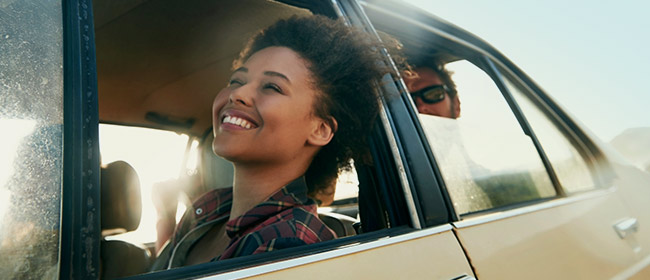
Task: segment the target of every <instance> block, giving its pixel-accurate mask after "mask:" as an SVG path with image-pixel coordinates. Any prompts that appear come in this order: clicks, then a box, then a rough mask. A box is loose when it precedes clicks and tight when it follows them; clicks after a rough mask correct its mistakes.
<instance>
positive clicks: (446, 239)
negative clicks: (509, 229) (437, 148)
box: [206, 225, 473, 280]
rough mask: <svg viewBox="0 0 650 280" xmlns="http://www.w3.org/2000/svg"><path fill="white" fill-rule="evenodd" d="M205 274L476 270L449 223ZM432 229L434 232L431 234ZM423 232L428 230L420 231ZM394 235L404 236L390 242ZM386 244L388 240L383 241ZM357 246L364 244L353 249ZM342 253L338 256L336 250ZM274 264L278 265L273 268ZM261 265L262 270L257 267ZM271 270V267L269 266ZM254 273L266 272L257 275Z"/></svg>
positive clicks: (358, 275) (378, 275)
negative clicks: (240, 268) (258, 264)
mask: <svg viewBox="0 0 650 280" xmlns="http://www.w3.org/2000/svg"><path fill="white" fill-rule="evenodd" d="M438 228H444V230H443V231H441V232H436V228H432V229H425V230H420V231H415V232H414V233H409V234H405V235H400V236H396V237H389V238H385V239H380V240H377V241H373V242H368V243H364V244H355V245H353V246H350V247H347V248H348V249H353V250H350V251H349V252H347V253H345V254H339V253H338V252H337V251H341V250H345V248H343V249H341V248H339V249H338V250H335V251H329V252H325V253H320V254H314V255H310V256H306V257H302V258H296V259H292V260H289V261H284V262H277V263H273V264H270V265H267V266H260V267H254V268H250V269H243V270H240V271H236V272H233V273H232V274H228V273H226V274H222V275H218V276H214V277H208V278H206V279H231V278H241V277H247V276H251V279H282V280H285V279H304V278H308V279H328V280H332V279H454V278H457V277H459V276H462V275H469V276H473V274H472V269H471V267H470V266H469V264H468V263H467V259H466V257H465V254H464V253H463V250H462V248H461V247H460V246H459V245H458V240H457V239H456V237H455V236H454V233H453V232H452V230H451V227H450V226H449V225H444V226H440V227H438ZM427 232H430V233H431V234H427ZM421 233H425V234H424V235H422V234H421ZM392 239H399V240H400V241H398V242H394V243H392V241H394V240H392ZM382 244H386V245H382ZM355 247H366V248H364V249H362V250H355ZM336 254H338V256H337V255H336ZM274 267H275V268H274ZM256 271H259V272H256ZM269 271H271V272H269ZM256 273H264V274H259V275H256Z"/></svg>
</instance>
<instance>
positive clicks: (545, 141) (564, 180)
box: [504, 79, 595, 193]
mask: <svg viewBox="0 0 650 280" xmlns="http://www.w3.org/2000/svg"><path fill="white" fill-rule="evenodd" d="M504 81H505V84H506V86H507V87H508V89H509V90H510V92H511V93H512V95H513V96H514V97H515V100H517V103H518V104H519V106H520V107H521V110H522V111H523V112H524V115H525V116H526V119H527V120H528V122H529V123H530V125H531V127H532V128H533V131H534V132H535V135H536V136H537V139H539V142H540V143H541V145H542V148H543V149H544V152H545V153H546V156H547V157H548V159H549V160H550V161H551V165H553V170H555V174H556V175H557V178H558V180H559V181H560V184H561V185H562V187H563V188H564V189H565V191H566V192H567V193H573V192H579V191H584V190H590V189H593V188H594V186H595V183H594V180H593V177H592V176H591V173H590V172H589V167H588V166H587V163H586V162H585V160H584V158H583V157H582V156H581V155H580V153H579V152H578V149H576V147H574V145H573V144H571V142H570V141H569V139H568V138H567V137H566V136H564V134H563V133H562V132H561V131H560V130H559V129H558V127H557V126H556V125H555V124H554V123H553V122H552V121H551V119H550V118H549V117H548V116H546V114H544V112H543V111H542V110H541V109H540V108H539V107H538V106H536V105H535V104H533V102H532V100H530V98H529V97H528V96H526V95H525V94H524V93H523V92H522V91H521V90H520V89H519V87H516V86H514V84H513V83H512V82H511V81H510V80H509V79H504Z"/></svg>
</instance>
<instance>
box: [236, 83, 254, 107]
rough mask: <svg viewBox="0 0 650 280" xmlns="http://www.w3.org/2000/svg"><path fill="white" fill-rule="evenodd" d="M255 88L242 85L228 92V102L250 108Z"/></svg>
mask: <svg viewBox="0 0 650 280" xmlns="http://www.w3.org/2000/svg"><path fill="white" fill-rule="evenodd" d="M254 96H255V88H254V87H253V86H252V85H250V84H245V85H242V86H240V87H238V88H235V89H233V90H232V91H231V92H230V102H233V103H240V104H242V105H246V106H250V105H251V104H253V99H254Z"/></svg>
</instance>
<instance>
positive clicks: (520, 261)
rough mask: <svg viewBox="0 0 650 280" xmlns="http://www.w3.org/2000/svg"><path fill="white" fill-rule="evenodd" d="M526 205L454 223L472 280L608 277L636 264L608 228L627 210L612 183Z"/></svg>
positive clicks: (628, 248)
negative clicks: (472, 271)
mask: <svg viewBox="0 0 650 280" xmlns="http://www.w3.org/2000/svg"><path fill="white" fill-rule="evenodd" d="M544 207H548V208H544ZM527 208H528V209H527ZM527 208H526V207H525V208H520V209H517V211H518V212H520V213H521V214H519V215H514V216H510V217H505V218H498V217H499V216H500V215H502V216H505V215H504V214H507V212H504V213H500V214H494V216H495V217H496V218H495V219H493V220H491V221H490V219H485V217H476V218H474V219H483V220H485V221H484V222H479V223H476V222H472V219H471V218H470V219H467V220H466V221H462V222H458V223H456V225H457V226H458V229H457V234H458V237H459V239H460V242H461V244H462V246H463V248H465V250H466V251H467V252H468V255H469V258H470V261H471V262H472V265H473V266H474V268H475V272H476V275H477V278H478V279H518V278H525V279H609V278H612V277H615V276H617V275H618V274H619V273H622V272H623V271H625V270H626V269H627V268H628V267H631V266H632V265H634V264H635V263H636V260H637V258H636V257H635V253H634V252H633V250H632V249H631V248H630V247H629V246H628V244H627V242H626V241H624V240H621V238H619V237H618V235H617V234H616V232H615V230H614V229H613V227H612V225H613V224H614V223H615V222H616V221H618V220H620V219H622V218H625V217H628V216H629V214H630V213H629V212H628V210H627V209H626V207H625V206H624V204H623V203H622V202H621V200H620V199H619V198H618V196H617V194H616V189H615V188H611V189H605V190H596V191H592V192H588V193H585V194H582V195H577V196H575V197H570V198H560V199H556V200H553V201H549V202H544V203H541V204H537V205H533V206H530V207H527ZM526 210H530V211H529V212H526Z"/></svg>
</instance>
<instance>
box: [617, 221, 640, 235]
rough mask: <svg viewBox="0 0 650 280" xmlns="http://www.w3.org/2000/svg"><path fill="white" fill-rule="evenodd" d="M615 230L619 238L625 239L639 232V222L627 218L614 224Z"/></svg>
mask: <svg viewBox="0 0 650 280" xmlns="http://www.w3.org/2000/svg"><path fill="white" fill-rule="evenodd" d="M614 230H615V231H616V233H617V234H618V237H620V238H621V239H625V238H626V237H627V236H628V235H630V234H633V233H635V232H637V231H638V230H639V222H638V221H637V220H636V218H627V219H624V220H622V221H620V222H618V223H616V224H614Z"/></svg>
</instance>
